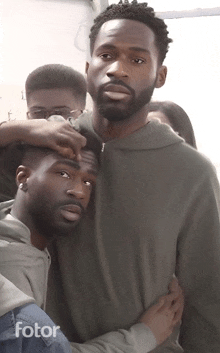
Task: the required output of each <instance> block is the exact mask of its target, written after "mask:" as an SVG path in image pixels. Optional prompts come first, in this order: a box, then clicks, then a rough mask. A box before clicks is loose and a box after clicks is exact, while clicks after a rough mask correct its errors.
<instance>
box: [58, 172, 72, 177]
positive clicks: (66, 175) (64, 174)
mask: <svg viewBox="0 0 220 353" xmlns="http://www.w3.org/2000/svg"><path fill="white" fill-rule="evenodd" d="M59 174H60V175H61V176H62V177H63V178H69V177H70V176H69V174H68V173H67V172H64V171H62V172H59Z"/></svg>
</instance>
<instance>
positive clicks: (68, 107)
mask: <svg viewBox="0 0 220 353" xmlns="http://www.w3.org/2000/svg"><path fill="white" fill-rule="evenodd" d="M25 91H26V99H27V107H28V112H27V117H28V119H47V118H49V117H50V116H51V115H61V116H63V118H65V119H67V118H69V117H73V118H77V117H78V116H79V115H80V114H81V113H82V112H83V110H84V108H85V104H86V91H87V90H86V81H85V78H84V76H83V75H82V74H81V73H79V72H78V71H76V70H74V69H72V68H71V67H68V66H65V65H61V64H48V65H44V66H41V67H38V68H37V69H36V70H34V71H32V72H31V73H30V74H29V76H28V77H27V80H26V83H25Z"/></svg>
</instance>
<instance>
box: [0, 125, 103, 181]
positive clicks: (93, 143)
mask: <svg viewBox="0 0 220 353" xmlns="http://www.w3.org/2000/svg"><path fill="white" fill-rule="evenodd" d="M80 134H81V135H83V136H84V137H85V138H86V141H87V142H86V146H85V147H83V148H82V150H85V151H92V152H93V153H94V155H95V156H96V158H97V161H98V164H100V156H101V150H102V142H101V139H100V138H99V137H98V136H97V135H96V134H95V133H93V132H92V131H89V130H87V129H85V128H83V129H82V130H80ZM6 151H7V153H6V155H5V158H4V163H3V164H4V165H3V170H5V171H7V172H8V173H9V174H10V175H11V176H14V177H15V173H16V170H17V168H18V166H19V165H21V164H23V163H27V164H28V165H30V166H34V167H37V166H38V163H39V162H40V161H41V158H42V157H43V156H45V155H49V154H51V153H56V151H54V150H52V149H50V148H47V147H41V146H34V145H30V144H26V143H20V142H16V143H13V144H11V145H9V146H8V147H7V149H6Z"/></svg>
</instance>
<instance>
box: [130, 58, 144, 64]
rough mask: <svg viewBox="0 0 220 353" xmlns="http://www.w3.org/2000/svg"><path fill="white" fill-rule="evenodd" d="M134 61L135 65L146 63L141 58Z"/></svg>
mask: <svg viewBox="0 0 220 353" xmlns="http://www.w3.org/2000/svg"><path fill="white" fill-rule="evenodd" d="M132 61H133V62H134V63H135V64H143V63H144V62H145V61H144V60H143V59H140V58H135V59H132Z"/></svg>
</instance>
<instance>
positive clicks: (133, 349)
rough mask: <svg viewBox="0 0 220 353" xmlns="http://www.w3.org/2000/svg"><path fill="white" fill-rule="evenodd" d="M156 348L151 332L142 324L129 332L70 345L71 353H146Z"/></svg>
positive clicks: (133, 327) (115, 333)
mask: <svg viewBox="0 0 220 353" xmlns="http://www.w3.org/2000/svg"><path fill="white" fill-rule="evenodd" d="M156 346H157V343H156V339H155V337H154V335H153V333H152V331H151V330H150V329H149V327H147V326H146V325H145V324H143V323H138V324H135V325H134V326H132V327H131V328H130V330H128V331H126V330H118V331H115V332H110V333H106V334H105V335H102V336H100V337H98V338H95V339H93V340H91V341H88V342H86V343H82V344H79V343H71V348H72V353H147V352H150V351H151V350H152V349H154V348H155V347H156Z"/></svg>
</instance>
